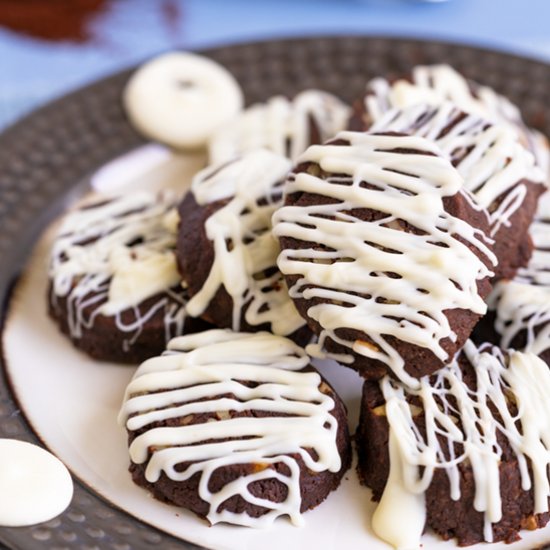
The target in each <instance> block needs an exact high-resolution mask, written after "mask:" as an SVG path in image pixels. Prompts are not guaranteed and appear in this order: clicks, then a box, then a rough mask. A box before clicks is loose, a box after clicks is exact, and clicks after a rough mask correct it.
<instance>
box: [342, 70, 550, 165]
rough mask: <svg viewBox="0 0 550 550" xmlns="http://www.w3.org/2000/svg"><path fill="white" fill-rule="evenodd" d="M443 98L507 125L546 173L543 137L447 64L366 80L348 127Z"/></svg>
mask: <svg viewBox="0 0 550 550" xmlns="http://www.w3.org/2000/svg"><path fill="white" fill-rule="evenodd" d="M443 101H450V102H451V103H453V104H454V105H456V106H457V107H458V108H459V109H461V110H462V111H465V112H467V113H469V114H472V115H477V116H479V117H481V118H484V119H486V120H489V121H492V122H495V123H503V124H505V125H507V126H509V127H510V128H511V129H512V130H513V131H514V132H516V133H517V135H518V136H519V139H520V141H521V143H522V144H523V145H524V146H525V147H526V148H527V149H529V150H530V151H531V152H532V153H533V155H534V156H535V158H536V160H537V164H538V165H539V167H540V168H541V169H542V171H543V172H544V173H545V174H547V175H549V174H550V149H549V144H548V139H547V138H546V136H545V135H543V134H541V133H540V132H538V131H537V130H534V129H532V128H528V127H527V125H526V124H525V123H524V122H523V119H522V117H521V113H520V110H519V109H518V107H517V106H516V105H514V104H513V103H512V102H511V101H510V100H509V99H508V98H506V97H504V96H502V95H500V94H498V93H496V92H495V90H493V89H492V88H490V87H489V86H482V85H480V84H478V83H477V82H473V81H471V80H467V79H466V78H465V77H464V76H462V75H461V74H460V73H459V72H458V71H456V70H455V69H453V68H452V67H450V66H449V65H428V66H423V65H419V66H417V67H414V69H413V70H412V71H411V73H410V74H408V75H405V76H402V77H401V78H394V79H390V80H388V79H385V78H382V77H378V78H374V79H372V80H371V81H370V82H368V83H367V86H366V93H365V95H364V96H363V97H362V98H361V99H359V100H357V101H356V102H355V103H354V116H353V117H352V119H351V121H350V127H351V128H352V129H354V130H366V129H368V128H370V127H371V125H372V124H373V123H375V122H376V121H378V119H379V118H380V117H381V116H383V115H384V113H385V112H386V111H388V110H390V109H393V108H398V109H403V108H406V107H410V106H412V105H418V104H420V103H423V104H430V105H438V104H440V103H442V102H443Z"/></svg>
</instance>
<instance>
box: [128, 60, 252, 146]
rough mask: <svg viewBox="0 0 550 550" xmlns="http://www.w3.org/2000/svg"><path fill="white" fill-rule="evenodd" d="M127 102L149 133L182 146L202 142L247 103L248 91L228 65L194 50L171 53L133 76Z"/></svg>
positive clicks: (138, 123) (131, 114) (134, 120)
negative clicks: (227, 68) (245, 94)
mask: <svg viewBox="0 0 550 550" xmlns="http://www.w3.org/2000/svg"><path fill="white" fill-rule="evenodd" d="M124 106H125V108H126V112H127V114H128V116H129V118H130V120H131V122H132V123H133V124H134V125H135V126H136V128H137V129H138V130H139V131H140V132H142V133H143V134H145V135H146V136H147V137H149V138H152V139H154V140H156V141H160V142H162V143H166V144H168V145H171V146H172V147H175V148H178V149H186V148H197V147H201V146H203V145H204V144H205V143H206V141H207V140H208V139H209V137H210V135H211V134H212V133H213V132H214V131H215V130H216V129H217V128H218V127H219V126H220V125H222V124H223V123H224V122H227V121H228V120H229V119H230V118H232V117H233V116H234V115H235V114H236V113H238V112H239V111H240V110H241V109H242V106H243V93H242V90H241V88H240V86H239V84H238V83H237V81H236V80H235V78H234V77H233V76H232V75H231V73H229V71H227V70H226V69H225V68H224V67H222V66H221V65H219V64H218V63H216V62H215V61H212V60H211V59H208V58H206V57H202V56H200V55H196V54H192V53H183V52H176V53H168V54H165V55H161V56H160V57H157V58H156V59H153V60H152V61H150V62H148V63H146V64H145V65H143V66H142V67H141V68H140V69H138V70H137V71H136V72H135V73H134V74H133V76H132V77H131V78H130V80H129V82H128V84H127V85H126V89H125V90H124Z"/></svg>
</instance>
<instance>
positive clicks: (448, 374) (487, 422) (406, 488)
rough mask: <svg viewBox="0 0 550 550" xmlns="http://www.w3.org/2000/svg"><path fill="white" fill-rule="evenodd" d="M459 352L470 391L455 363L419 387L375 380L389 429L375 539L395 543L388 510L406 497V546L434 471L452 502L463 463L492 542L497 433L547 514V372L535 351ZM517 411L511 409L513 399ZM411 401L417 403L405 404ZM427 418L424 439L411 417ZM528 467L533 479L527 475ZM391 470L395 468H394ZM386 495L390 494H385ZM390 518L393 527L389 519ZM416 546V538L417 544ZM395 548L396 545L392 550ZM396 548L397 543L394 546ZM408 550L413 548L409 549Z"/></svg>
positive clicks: (497, 516) (418, 527)
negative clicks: (470, 376) (469, 375)
mask: <svg viewBox="0 0 550 550" xmlns="http://www.w3.org/2000/svg"><path fill="white" fill-rule="evenodd" d="M463 353H464V354H465V357H466V358H467V359H468V361H469V362H470V364H471V365H472V366H473V367H474V370H473V373H474V374H475V387H468V386H467V385H466V383H465V382H464V379H463V372H462V369H461V368H460V366H459V364H458V362H457V361H456V360H455V361H454V362H453V363H451V364H450V365H449V366H448V367H446V368H444V369H442V370H441V371H439V372H438V373H437V374H436V375H434V376H432V377H424V378H422V379H421V380H420V385H419V387H418V388H417V389H413V388H408V387H406V386H404V385H403V384H400V383H398V382H396V381H394V380H392V379H391V378H390V377H385V378H383V379H382V381H381V382H380V387H381V389H382V392H383V394H384V397H385V400H386V406H385V409H386V415H387V419H388V423H389V426H390V433H391V434H392V435H391V436H390V441H391V442H392V443H393V447H392V448H391V449H390V450H391V462H390V477H389V479H388V483H387V484H386V488H385V489H384V495H383V497H382V500H381V504H382V503H384V504H385V505H384V506H383V507H382V508H380V509H379V511H377V515H378V516H380V515H382V516H384V517H382V518H380V519H379V520H377V522H376V524H375V528H377V534H378V535H379V536H380V537H381V538H383V539H385V540H387V541H388V542H390V543H393V542H394V541H395V540H396V539H395V536H394V534H393V533H392V532H391V529H390V528H389V525H392V524H393V525H395V521H396V520H397V517H396V516H395V515H394V514H395V509H393V508H392V507H391V506H389V505H387V502H386V500H388V499H390V500H392V495H400V494H404V497H403V499H404V500H403V501H402V502H403V503H404V504H403V505H406V506H408V507H410V509H403V507H401V508H399V506H398V508H397V509H398V510H400V512H401V513H400V515H399V518H401V517H407V516H408V517H412V518H417V522H416V523H414V522H411V523H409V522H407V523H404V524H400V525H402V526H404V527H406V529H408V530H409V531H408V533H403V534H402V536H401V537H400V539H399V540H406V541H408V544H410V541H411V540H413V539H415V537H418V536H419V534H420V533H422V529H423V521H424V519H423V518H425V509H424V506H425V504H424V500H423V498H415V496H420V497H421V495H423V494H424V493H425V491H426V490H427V488H428V487H429V485H430V483H431V481H432V478H433V473H434V471H435V470H436V469H441V468H443V469H444V470H445V472H446V474H447V476H448V479H449V484H450V496H451V498H452V499H453V500H458V499H460V498H461V492H460V471H459V469H458V467H459V464H461V463H463V462H465V461H467V462H468V463H469V464H470V466H471V468H472V471H473V476H474V481H475V498H474V508H475V509H476V510H477V511H479V512H482V513H483V514H484V517H485V528H484V536H485V540H486V541H488V542H491V541H492V538H493V532H492V524H493V523H496V522H498V521H500V520H501V519H502V506H501V495H500V479H499V465H500V463H501V456H502V448H501V447H500V445H499V443H498V440H497V434H498V433H502V434H503V435H504V436H505V437H506V439H507V440H508V442H509V444H510V447H511V449H512V451H513V452H514V454H515V455H516V457H517V459H518V465H519V469H520V474H521V480H522V489H523V490H524V491H529V490H531V489H533V491H534V510H533V512H534V513H542V512H547V511H548V498H549V497H550V486H549V483H548V466H549V464H550V422H549V419H550V401H549V400H548V395H549V393H548V392H550V371H549V369H548V366H547V365H546V364H545V363H544V362H543V361H541V360H540V359H539V358H538V357H537V356H535V355H534V354H526V353H520V352H516V351H510V352H508V353H504V352H501V351H500V350H499V349H498V348H491V347H486V348H481V349H480V350H477V349H476V347H475V346H474V344H473V343H472V342H470V341H468V342H467V343H466V346H465V347H464V351H463ZM510 396H513V397H512V399H513V403H514V404H515V406H516V407H517V411H514V410H511V403H512V402H511V401H510V399H511V397H510ZM410 398H414V399H415V403H416V404H415V405H411V404H410V403H409V402H408V399H410ZM417 415H421V416H422V417H423V420H424V421H425V426H426V428H425V436H424V435H422V434H421V432H420V430H418V428H417V426H416V422H415V417H416V416H417ZM528 466H530V467H531V468H532V475H530V473H529V468H528ZM396 469H397V470H398V471H396ZM386 493H387V496H386ZM386 515H389V516H390V518H393V523H390V522H389V519H390V518H388V517H386ZM419 545H420V541H419V540H418V539H417V544H416V547H418V546H419ZM396 546H397V545H396ZM397 547H399V546H397ZM407 547H412V545H411V546H407Z"/></svg>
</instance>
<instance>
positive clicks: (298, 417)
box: [50, 66, 550, 548]
mask: <svg viewBox="0 0 550 550" xmlns="http://www.w3.org/2000/svg"><path fill="white" fill-rule="evenodd" d="M208 149H209V153H210V164H209V165H208V166H207V167H206V168H205V169H204V170H202V171H200V172H199V173H198V174H196V176H195V177H194V179H193V182H192V185H191V189H190V190H189V192H188V193H187V194H186V196H185V197H179V198H177V199H174V198H170V199H169V200H168V199H167V198H166V197H165V196H164V195H161V196H159V195H149V196H145V195H140V201H137V199H136V198H135V197H133V198H120V199H116V200H112V201H109V202H106V203H100V204H96V205H93V206H91V207H90V206H88V207H86V208H85V209H83V210H80V211H77V212H74V213H72V214H71V215H70V217H69V218H68V219H67V222H66V224H65V226H64V227H63V229H62V230H61V233H60V235H59V238H58V239H57V241H56V244H55V247H54V253H53V255H52V264H51V288H50V311H51V314H52V317H53V318H54V319H56V321H57V322H58V323H59V325H60V327H61V329H62V330H63V332H65V333H67V334H68V335H69V336H70V337H71V339H72V341H73V342H74V343H75V344H76V345H77V347H79V348H80V349H82V350H83V351H85V352H87V353H89V354H90V355H92V356H93V357H96V358H99V359H107V360H114V361H121V360H124V361H127V362H134V363H136V362H137V363H139V362H142V364H141V366H140V367H139V368H138V370H137V371H136V374H135V376H134V379H133V381H132V382H131V383H130V385H129V387H128V389H127V393H126V397H125V400H124V405H123V409H122V412H121V421H122V422H123V424H124V425H125V426H126V428H127V431H128V435H129V446H130V457H131V467H130V471H131V474H132V477H133V479H134V481H135V482H136V483H137V484H139V485H141V486H143V487H145V488H146V489H148V490H149V491H150V492H151V493H152V494H153V495H154V496H155V497H156V498H158V499H160V500H162V501H164V502H169V503H172V504H175V505H177V506H181V507H184V508H187V509H189V510H191V511H192V512H194V513H196V514H197V515H199V516H200V517H202V518H206V519H207V520H208V521H209V522H210V523H212V524H214V523H218V522H228V523H234V524H237V525H245V526H264V525H267V524H270V523H271V522H272V521H273V520H274V519H275V518H277V517H279V516H282V515H286V516H289V517H290V519H291V521H292V522H293V523H296V524H299V523H300V522H301V521H302V520H301V515H300V514H301V512H303V511H305V510H308V509H311V508H313V507H314V506H316V505H318V504H319V503H320V502H322V501H323V500H324V499H325V498H326V497H327V496H328V495H329V493H330V492H331V491H333V490H335V489H336V488H337V487H338V485H339V483H340V481H341V479H342V477H343V474H344V473H345V471H346V469H347V468H349V466H350V463H351V450H350V449H351V447H350V435H349V431H348V424H347V419H346V407H345V405H344V404H343V402H342V400H341V399H340V398H339V397H338V395H337V394H336V392H335V391H334V389H333V388H332V387H331V385H330V382H331V381H330V380H328V381H327V380H324V379H323V378H322V377H321V376H320V375H319V373H318V372H317V371H316V370H315V367H314V366H312V365H311V364H310V361H311V359H310V358H324V359H327V358H328V359H332V360H334V361H336V362H337V363H338V364H339V365H341V366H342V368H346V367H347V368H352V369H354V370H356V371H357V372H358V373H359V374H360V375H361V377H362V379H363V382H362V384H363V387H362V395H363V397H362V403H361V415H360V422H359V426H358V428H357V433H356V438H355V441H356V447H357V453H358V457H359V460H358V473H359V478H360V481H361V482H362V483H363V484H365V485H366V486H368V487H370V489H371V490H372V495H373V498H374V499H375V500H377V501H379V505H378V507H377V509H376V512H375V514H374V516H373V518H372V525H373V529H374V531H375V533H376V534H377V535H378V536H379V537H380V538H382V539H384V540H386V541H387V542H389V543H390V544H392V545H393V546H395V547H396V548H414V547H418V546H419V545H420V538H421V536H422V533H423V532H424V531H425V529H426V528H430V529H432V530H433V531H435V532H436V533H438V534H439V535H441V537H443V538H444V539H449V538H456V539H457V540H458V543H459V544H460V545H468V544H473V543H476V542H481V541H487V542H495V541H512V540H515V539H516V538H517V537H518V536H519V535H518V533H519V532H520V531H521V529H525V528H528V529H534V528H537V527H541V526H544V525H545V524H546V523H547V522H548V519H549V518H550V515H549V503H550V501H549V497H550V478H549V475H548V466H549V464H550V405H548V404H547V395H549V394H550V370H549V369H548V366H547V363H548V361H549V360H550V277H549V276H548V273H550V255H549V252H548V250H549V249H550V226H549V220H550V217H549V216H550V210H548V209H545V205H546V206H548V208H550V202H549V201H550V199H548V198H547V196H546V195H543V194H544V193H545V190H546V180H547V176H548V173H549V163H548V144H547V142H546V140H545V138H544V137H543V136H542V135H541V134H539V133H538V132H536V131H535V130H532V129H530V128H528V127H527V126H526V125H525V124H524V123H523V121H522V119H521V115H520V113H519V111H518V110H517V108H516V107H515V106H513V105H512V104H511V103H510V102H509V101H508V100H507V99H505V98H504V97H502V96H499V95H498V94H497V93H496V92H494V91H493V90H491V89H489V88H487V87H484V86H481V85H479V84H476V83H473V82H470V81H468V80H466V79H465V78H464V77H463V76H462V75H460V74H459V73H457V72H456V71H454V70H453V69H452V68H451V67H448V66H433V67H416V68H415V69H414V70H413V71H412V72H411V74H409V75H406V76H404V77H402V78H400V79H394V80H386V79H383V78H377V79H375V80H373V81H371V82H369V83H368V84H367V86H366V91H365V95H364V97H362V98H359V99H358V100H357V101H356V103H355V104H354V108H353V109H351V108H349V107H347V106H346V105H345V104H344V103H342V102H341V101H340V100H339V99H337V98H335V97H333V96H330V95H329V94H327V93H325V92H321V91H315V90H310V91H307V92H302V94H299V95H298V96H297V97H296V98H295V99H293V100H289V99H286V98H281V97H277V98H273V99H272V100H270V101H269V102H267V103H266V104H265V105H255V106H252V107H250V108H249V109H247V110H245V111H243V112H242V113H240V114H239V115H237V117H236V118H235V119H234V120H233V121H231V122H230V123H228V124H226V125H225V126H224V127H222V128H221V129H220V130H219V131H218V132H217V133H215V134H214V135H213V136H212V138H211V140H210V143H209V148H208ZM541 197H542V198H541ZM105 333H108V336H106V335H105ZM115 334H117V335H118V334H120V337H118V336H117V337H116V338H115ZM117 338H118V339H117ZM163 350H165V351H164V353H162V351H163ZM335 372H336V373H337V372H338V369H335ZM360 391H361V388H358V393H359V392H360ZM396 523H399V525H400V528H399V529H395V525H396Z"/></svg>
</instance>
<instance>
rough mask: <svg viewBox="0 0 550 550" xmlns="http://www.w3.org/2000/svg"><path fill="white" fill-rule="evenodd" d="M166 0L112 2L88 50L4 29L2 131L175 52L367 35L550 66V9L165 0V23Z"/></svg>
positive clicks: (544, 1) (326, 0) (527, 1)
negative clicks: (58, 100)
mask: <svg viewBox="0 0 550 550" xmlns="http://www.w3.org/2000/svg"><path fill="white" fill-rule="evenodd" d="M21 1H24V0H21ZM67 1H70V0H67ZM163 1H164V0H115V1H114V2H113V3H112V4H111V5H110V6H109V8H108V10H107V11H106V12H105V13H101V14H100V15H99V16H98V17H97V18H96V19H94V20H93V21H91V26H92V30H93V33H94V36H95V38H96V39H95V40H94V41H92V42H89V43H84V44H74V43H70V42H66V43H51V42H47V41H43V40H37V39H33V38H29V37H25V36H23V35H19V34H16V33H14V32H11V31H9V30H6V29H4V28H1V27H0V127H2V126H5V125H6V124H8V123H10V122H13V121H14V120H16V119H17V118H18V117H20V116H21V115H23V114H24V113H26V112H28V111H29V110H31V109H32V108H34V107H36V106H38V105H40V104H42V103H44V102H46V101H48V100H49V99H52V98H54V97H56V96H59V95H62V94H63V93H66V92H68V91H70V90H72V89H74V88H77V87H79V86H82V85H84V84H86V83H87V82H90V81H92V80H95V79H97V78H100V77H101V76H104V75H106V74H109V73H111V72H114V71H116V70H117V69H121V68H123V67H126V66H128V65H131V64H134V63H137V62H139V61H141V60H143V59H145V58H147V57H149V56H152V55H154V54H156V53H159V52H162V51H166V50H169V49H173V48H186V49H187V48H188V49H195V48H202V47H208V46H218V45H223V44H230V43H236V42H244V41H249V40H258V39H270V38H279V37H290V36H308V35H320V34H327V35H330V34H349V35H356V34H369V35H389V36H409V37H421V38H433V39H443V40H448V41H453V42H459V43H466V44H474V45H481V46H484V47H488V48H493V49H499V50H504V51H511V52H514V53H520V54H525V55H529V56H531V57H537V58H539V59H543V60H545V61H547V62H550V0H450V1H448V2H422V1H418V0H263V1H254V0H225V1H224V0H171V3H172V4H176V5H177V7H178V12H179V17H178V18H177V19H176V20H174V21H172V23H171V24H167V21H166V17H165V12H164V11H163V9H162V3H163ZM0 9H2V8H1V5H0ZM4 9H6V8H4ZM549 95H550V94H549Z"/></svg>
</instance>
